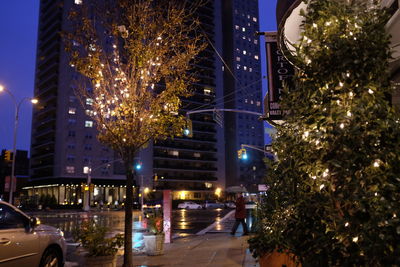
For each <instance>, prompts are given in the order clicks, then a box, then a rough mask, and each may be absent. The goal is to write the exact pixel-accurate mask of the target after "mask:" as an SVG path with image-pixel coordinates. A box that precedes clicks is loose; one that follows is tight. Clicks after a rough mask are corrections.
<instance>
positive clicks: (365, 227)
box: [250, 0, 400, 266]
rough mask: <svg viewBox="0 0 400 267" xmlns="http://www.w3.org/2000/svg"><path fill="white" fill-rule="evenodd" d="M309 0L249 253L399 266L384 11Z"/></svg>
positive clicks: (396, 140) (398, 165) (397, 186)
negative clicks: (281, 252)
mask: <svg viewBox="0 0 400 267" xmlns="http://www.w3.org/2000/svg"><path fill="white" fill-rule="evenodd" d="M307 2H308V8H307V10H306V11H304V12H302V15H303V16H304V22H303V24H302V30H303V31H302V34H301V39H300V41H299V43H298V44H297V45H296V46H295V47H296V57H295V58H293V59H292V60H293V62H294V64H295V65H296V66H297V67H298V70H297V73H296V75H295V81H294V82H295V86H294V87H293V88H287V90H286V92H285V94H284V96H283V100H282V107H283V109H285V110H287V111H289V115H287V117H286V122H285V123H284V124H283V125H282V126H280V127H278V128H277V130H278V133H277V136H276V139H275V140H274V143H273V150H274V151H275V153H276V155H277V158H278V161H277V162H275V163H273V164H272V165H273V166H272V168H271V171H270V173H269V174H268V177H267V182H268V183H269V185H270V186H271V188H270V190H269V192H268V196H267V197H266V199H265V202H264V204H263V206H262V208H261V211H260V224H259V228H258V233H257V236H256V237H255V238H253V239H251V240H250V245H251V248H252V249H253V251H254V252H255V254H256V255H261V254H262V253H264V252H268V251H273V250H275V249H282V250H284V251H286V252H291V253H293V254H295V255H296V256H297V257H298V258H297V259H298V260H299V261H300V262H301V263H302V265H303V266H393V265H397V266H398V265H400V220H399V216H400V204H399V203H400V124H399V122H400V121H399V116H398V114H396V113H395V111H394V109H393V107H392V106H391V104H390V95H391V93H392V89H393V86H392V84H391V82H390V79H389V65H388V60H389V59H390V48H389V36H388V35H387V33H386V32H385V24H386V23H387V20H388V18H389V17H388V15H387V14H386V13H385V12H384V10H382V9H381V8H380V7H379V5H377V4H373V3H371V1H348V0H337V1H316V0H311V1H307Z"/></svg>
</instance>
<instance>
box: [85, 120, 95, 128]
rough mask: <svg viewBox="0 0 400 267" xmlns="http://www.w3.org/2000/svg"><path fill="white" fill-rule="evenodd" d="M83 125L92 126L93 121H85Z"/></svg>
mask: <svg viewBox="0 0 400 267" xmlns="http://www.w3.org/2000/svg"><path fill="white" fill-rule="evenodd" d="M85 127H86V128H92V127H93V121H85Z"/></svg>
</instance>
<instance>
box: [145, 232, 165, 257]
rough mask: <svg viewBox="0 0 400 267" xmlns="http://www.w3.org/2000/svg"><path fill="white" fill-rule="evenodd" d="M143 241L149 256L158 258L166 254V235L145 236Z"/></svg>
mask: <svg viewBox="0 0 400 267" xmlns="http://www.w3.org/2000/svg"><path fill="white" fill-rule="evenodd" d="M143 239H144V246H145V249H146V254H147V255H149V256H157V255H162V254H163V253H164V235H144V236H143Z"/></svg>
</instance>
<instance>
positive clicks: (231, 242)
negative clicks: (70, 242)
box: [66, 211, 258, 267]
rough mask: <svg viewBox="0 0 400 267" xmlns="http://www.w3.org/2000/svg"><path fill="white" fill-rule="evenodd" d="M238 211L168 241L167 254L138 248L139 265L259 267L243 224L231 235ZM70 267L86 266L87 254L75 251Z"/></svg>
mask: <svg viewBox="0 0 400 267" xmlns="http://www.w3.org/2000/svg"><path fill="white" fill-rule="evenodd" d="M234 221H235V219H234V212H233V211H232V212H230V213H228V214H227V215H226V216H225V217H224V218H222V219H221V220H219V221H216V222H214V223H213V224H212V225H210V226H209V227H207V228H205V229H204V230H202V231H200V232H198V233H197V234H196V235H190V236H187V237H183V238H177V239H174V240H173V242H172V243H171V244H164V254H163V255H160V256H147V255H146V254H145V252H144V248H143V247H142V248H139V249H136V250H135V251H134V257H133V262H134V266H135V267H146V266H148V267H161V266H162V267H168V266H190V267H201V266H213V267H228V266H229V267H236V266H238V267H239V266H242V267H243V266H245V267H257V266H258V263H256V261H255V259H254V258H253V257H252V256H251V254H250V252H249V250H248V244H247V239H248V238H249V237H248V236H242V230H241V226H239V228H238V231H237V232H236V235H235V236H231V235H230V229H231V227H232V225H233V223H234ZM69 256H70V257H69V259H68V261H69V262H67V264H66V266H67V267H72V266H84V265H83V264H84V263H83V262H84V261H83V257H82V256H81V255H77V254H76V253H73V255H71V254H70V255H69ZM122 262H123V257H122V256H118V261H117V266H122Z"/></svg>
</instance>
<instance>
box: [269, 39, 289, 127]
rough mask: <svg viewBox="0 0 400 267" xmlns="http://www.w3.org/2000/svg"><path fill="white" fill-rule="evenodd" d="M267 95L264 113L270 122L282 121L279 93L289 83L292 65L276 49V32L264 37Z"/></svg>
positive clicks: (282, 112)
mask: <svg viewBox="0 0 400 267" xmlns="http://www.w3.org/2000/svg"><path fill="white" fill-rule="evenodd" d="M265 48H266V50H267V74H268V94H267V97H266V98H264V106H265V107H264V108H265V110H264V112H265V113H266V116H267V117H268V118H269V119H271V120H282V119H283V114H284V111H283V110H281V107H280V104H279V102H280V98H281V92H282V90H283V88H284V84H285V83H291V80H292V76H293V74H294V68H293V66H292V64H291V63H290V62H289V61H288V60H287V59H286V58H285V57H284V55H283V54H282V52H281V51H280V50H279V48H278V43H277V37H276V32H271V33H269V34H268V35H266V44H265Z"/></svg>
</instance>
